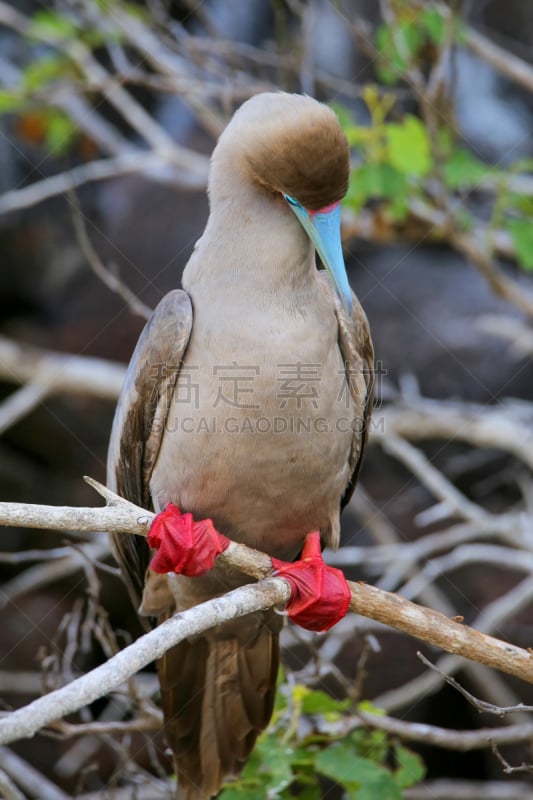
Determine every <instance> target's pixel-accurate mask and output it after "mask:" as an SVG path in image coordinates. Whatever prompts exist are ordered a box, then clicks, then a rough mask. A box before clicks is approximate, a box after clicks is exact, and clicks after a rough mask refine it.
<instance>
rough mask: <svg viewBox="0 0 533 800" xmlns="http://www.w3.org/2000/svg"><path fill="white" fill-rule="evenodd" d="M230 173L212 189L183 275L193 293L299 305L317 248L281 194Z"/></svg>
mask: <svg viewBox="0 0 533 800" xmlns="http://www.w3.org/2000/svg"><path fill="white" fill-rule="evenodd" d="M237 182H238V181H237V178H236V175H235V173H234V174H233V175H232V185H231V187H228V188H227V189H225V190H224V191H217V189H218V187H217V186H216V184H215V185H214V186H213V185H212V187H211V195H210V197H211V213H210V216H209V220H208V223H207V227H206V229H205V232H204V234H203V236H202V238H201V239H200V241H199V242H198V244H197V246H196V248H195V251H194V253H193V255H192V257H191V259H190V261H189V263H188V265H187V267H186V270H185V272H184V275H183V286H184V288H185V289H187V290H189V291H193V290H196V291H197V292H200V291H201V292H202V293H207V294H211V293H215V294H216V297H217V300H218V302H223V301H224V300H227V301H228V303H231V302H232V301H233V299H234V296H235V295H236V294H237V295H238V296H239V299H240V302H241V303H242V302H243V299H246V301H247V302H250V303H253V304H254V305H256V306H257V305H264V304H265V303H266V302H269V301H271V302H272V303H276V304H278V305H279V304H280V303H288V304H290V305H294V304H298V303H299V302H300V298H302V297H305V295H306V294H307V292H308V291H309V290H310V288H311V287H312V285H313V283H314V279H315V275H314V273H315V269H316V266H315V256H314V248H313V246H312V244H311V242H310V240H309V239H308V237H307V235H306V234H305V232H304V231H303V229H302V227H301V226H300V224H299V223H298V220H297V219H296V218H295V217H294V215H293V214H292V212H291V211H290V209H289V208H288V207H287V205H286V202H285V200H284V199H283V198H282V196H281V195H279V196H278V195H273V194H272V193H270V192H267V191H265V190H263V189H262V188H261V187H257V186H254V185H253V184H251V183H250V182H249V181H246V180H242V181H240V182H239V183H240V185H239V186H236V183H237Z"/></svg>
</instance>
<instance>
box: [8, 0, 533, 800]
mask: <svg viewBox="0 0 533 800" xmlns="http://www.w3.org/2000/svg"><path fill="white" fill-rule="evenodd" d="M532 39H533V6H532V5H531V4H530V3H525V2H521V0H507V2H506V3H502V2H499V1H498V0H477V2H474V1H473V0H472V1H471V2H469V1H468V0H464V1H463V2H461V0H449V2H419V1H418V0H382V2H370V0H246V2H243V0H204V1H203V2H197V1H196V0H181V2H180V1H179V0H176V2H173V1H172V0H146V2H143V3H141V2H136V3H126V2H122V0H118V2H106V0H57V2H54V0H50V1H49V2H30V1H29V0H28V2H24V0H18V2H0V434H1V436H0V499H1V500H6V501H7V500H9V501H19V502H28V503H48V504H57V505H97V504H99V500H98V498H97V496H96V495H95V494H94V492H93V491H92V490H91V489H90V488H89V487H88V486H87V485H86V484H85V483H84V482H83V479H82V476H83V475H90V476H92V477H94V478H96V479H97V480H99V481H102V482H104V481H105V459H106V449H107V442H108V437H109V432H110V427H111V422H112V417H113V411H114V404H115V402H116V397H117V394H118V391H119V388H120V383H121V380H122V375H123V365H124V364H125V363H127V361H128V359H129V357H130V355H131V352H132V350H133V347H134V344H135V341H136V339H137V337H138V335H139V333H140V331H141V329H142V326H143V324H144V321H145V318H146V314H147V313H148V312H149V309H150V308H153V307H154V306H155V305H156V304H157V302H158V301H159V299H160V298H161V297H162V296H163V295H164V294H165V293H166V292H167V291H169V290H170V289H172V288H175V287H177V286H179V285H180V280H181V273H182V270H183V268H184V265H185V264H186V262H187V259H188V257H189V256H190V254H191V252H192V248H193V246H194V243H195V241H196V240H197V239H198V238H199V236H200V235H201V233H202V231H203V228H204V226H205V222H206V219H207V214H208V205H207V199H206V192H205V189H206V177H207V170H208V163H209V154H210V152H211V150H212V148H213V145H214V142H215V141H216V138H217V136H218V135H219V133H220V132H221V130H223V128H224V126H225V124H226V122H227V121H228V119H229V117H230V116H231V114H232V113H233V111H234V109H235V108H236V107H237V106H238V105H239V104H240V103H241V102H243V101H244V100H245V99H246V98H248V97H250V96H251V95H253V94H255V93H257V92H260V91H265V90H272V89H275V88H280V89H283V90H286V91H294V92H305V93H309V94H311V95H313V96H316V97H318V98H319V99H321V100H324V101H325V102H327V103H329V104H331V105H332V106H333V107H334V108H335V110H336V111H337V113H338V114H339V118H340V120H341V123H342V124H343V127H344V129H345V131H346V134H347V136H348V139H349V142H350V145H351V148H352V156H353V162H352V166H353V168H352V177H351V183H350V189H349V192H348V196H347V198H346V200H345V202H344V204H343V238H344V245H345V256H346V261H347V267H348V270H349V276H350V281H351V284H352V287H353V288H354V290H355V292H356V293H357V295H358V297H359V299H360V301H361V303H362V304H363V306H364V308H365V310H366V312H367V315H368V317H369V320H370V323H371V327H372V333H373V338H374V344H375V349H376V359H377V364H378V396H377V399H376V408H375V411H374V420H373V425H372V431H371V440H370V447H369V448H368V453H367V457H366V461H365V465H364V469H363V472H362V476H361V481H360V487H359V489H358V490H357V491H356V493H355V495H354V498H353V499H352V501H351V503H350V505H349V507H348V509H347V510H346V511H345V513H344V516H343V532H342V543H343V544H342V548H341V550H340V551H339V553H337V554H330V561H331V563H336V564H340V565H342V566H343V568H344V569H345V571H346V573H347V575H348V577H350V578H352V579H360V580H366V581H368V582H372V583H375V584H376V585H379V586H380V587H382V588H385V589H387V590H390V591H398V592H400V593H401V594H404V595H405V596H407V597H409V598H410V599H413V600H415V601H416V602H420V603H422V604H423V605H427V606H430V607H432V608H436V609H438V610H440V611H443V612H444V613H445V614H447V615H448V616H450V617H452V616H461V617H463V618H464V620H465V622H466V623H468V624H471V625H473V626H474V627H476V628H479V629H483V630H485V631H487V632H490V633H492V634H493V635H495V636H497V637H500V638H504V639H509V640H510V641H512V642H513V643H515V644H518V645H520V646H522V647H525V648H528V647H530V646H533V636H532V623H533V611H532V609H531V599H532V597H533V581H532V579H531V578H530V577H529V572H530V569H531V564H532V563H533V553H532V547H533V538H532V532H533V515H532V504H533V482H532V476H531V470H532V469H533V428H532V423H533V405H532V400H533V368H532V364H531V360H530V354H531V352H532V351H533V329H532V327H531V318H532V316H533V286H532V282H531V277H530V274H531V270H532V269H533V141H532V137H531V132H532V128H533V100H532V97H533V95H532V90H533V63H532V59H531V52H532V49H531V44H532ZM71 545H74V549H72V547H71ZM0 550H1V551H2V553H1V554H0V572H1V576H2V585H1V587H0V613H1V615H2V628H1V630H2V634H1V636H0V698H1V703H2V708H1V710H3V711H7V710H11V709H13V708H16V707H18V706H20V705H23V704H24V703H26V702H29V700H30V699H32V698H33V697H35V696H37V695H38V694H39V693H41V692H42V691H46V690H47V689H49V688H52V687H54V686H58V685H61V684H63V683H65V682H67V681H68V680H70V679H71V678H72V677H73V676H74V675H76V674H79V673H81V672H84V671H87V670H88V669H90V668H91V667H93V666H95V665H96V664H97V663H100V662H101V661H102V660H103V659H104V658H106V657H108V656H109V654H110V653H111V652H113V650H114V649H116V648H117V647H120V646H122V645H123V644H124V643H125V642H127V641H130V640H131V639H132V638H134V637H135V636H137V635H138V634H139V633H140V627H139V625H138V622H137V619H136V615H135V613H134V611H133V609H131V607H130V605H129V601H128V599H127V596H126V593H125V591H124V590H123V588H122V585H121V582H120V580H119V578H118V576H117V575H116V570H114V568H113V566H112V562H111V560H110V558H109V555H108V549H107V542H106V538H105V536H95V537H88V536H81V535H80V534H77V533H76V532H75V531H73V532H72V534H71V535H68V536H66V535H64V534H58V533H51V532H50V533H49V532H46V533H44V532H38V531H31V530H27V529H23V528H2V543H1V545H0ZM43 551H49V552H43ZM284 645H285V661H286V676H289V678H290V680H289V682H288V683H287V686H289V689H286V692H285V693H286V696H290V692H291V690H290V686H291V685H294V682H296V683H298V684H299V683H305V684H306V685H307V686H313V687H315V688H316V689H320V690H321V691H324V692H327V693H329V694H330V695H331V696H332V697H334V698H337V699H339V700H340V699H342V698H344V697H349V698H350V703H351V706H350V713H351V714H353V715H355V717H356V709H357V703H359V702H360V701H361V700H370V701H372V703H373V704H375V706H377V707H379V708H381V709H384V711H385V713H386V719H387V720H388V719H393V718H396V719H399V720H402V721H403V722H404V723H405V726H406V727H405V729H404V730H403V732H402V734H401V737H400V738H402V740H404V741H405V742H406V744H407V745H408V746H409V747H410V748H411V749H412V750H413V751H416V752H417V753H419V754H420V756H421V758H422V761H423V762H424V764H425V768H426V776H425V778H424V780H423V782H422V783H420V779H421V774H420V775H417V777H416V781H415V779H413V780H412V781H411V783H413V784H414V783H415V782H417V781H418V785H417V786H413V787H412V788H402V789H401V791H402V795H401V796H404V797H405V798H413V800H415V798H425V797H427V798H432V799H433V800H435V798H444V800H446V799H447V798H449V800H453V799H454V798H477V797H484V798H486V797H491V798H502V800H503V799H504V798H514V797H518V796H523V797H533V784H531V782H530V780H531V779H530V772H531V769H532V768H531V767H530V766H528V764H529V762H531V761H533V758H532V755H531V752H530V745H529V742H530V740H531V738H532V736H533V726H532V727H531V728H530V727H529V725H531V723H530V722H529V720H530V717H529V716H528V715H527V713H526V712H525V711H524V710H523V709H521V708H516V706H517V704H519V703H520V702H525V703H531V702H533V692H532V691H531V689H530V688H529V686H528V685H527V684H525V683H523V682H520V681H518V680H515V679H510V678H507V677H505V676H503V675H500V674H496V673H493V672H489V671H488V670H487V669H485V668H483V667H480V666H476V665H474V664H471V663H466V662H465V661H462V660H460V659H458V658H456V657H452V656H447V657H443V656H441V655H440V654H439V653H437V652H436V651H434V650H432V648H430V647H429V646H425V645H422V644H421V643H418V642H415V641H413V640H410V639H408V638H407V637H404V636H402V635H400V634H399V633H396V632H393V631H391V630H388V629H385V628H384V627H383V626H380V625H379V624H378V623H374V622H372V621H371V620H363V619H361V620H354V618H349V619H348V620H345V621H344V622H343V623H341V624H340V625H339V626H337V627H336V628H335V629H334V631H333V632H332V633H331V634H329V635H328V636H327V637H321V638H320V639H319V640H317V638H316V637H311V636H307V635H305V634H304V633H302V632H301V631H296V630H293V629H289V628H288V629H287V630H286V631H285V634H284ZM419 649H421V650H423V652H424V653H425V655H426V656H427V657H428V658H430V660H431V661H432V662H434V663H437V664H438V665H439V668H440V669H441V670H442V671H444V672H445V673H446V674H454V675H455V676H456V678H457V679H458V680H459V682H460V684H461V685H462V686H464V687H465V688H466V689H467V690H468V691H469V692H471V693H472V694H473V695H475V696H476V697H480V698H482V699H483V700H484V701H486V702H488V703H490V704H492V705H493V706H494V705H495V706H506V707H507V706H511V707H513V708H512V710H511V711H510V712H509V713H507V714H506V715H505V716H496V717H494V716H487V715H485V716H480V713H479V708H476V707H475V706H474V705H472V703H470V702H469V701H468V700H467V699H465V697H464V696H463V695H462V694H461V693H460V692H458V691H457V690H456V689H455V688H453V687H451V686H449V685H446V684H445V683H444V681H443V678H442V676H441V675H440V674H438V673H437V672H435V671H432V670H430V669H428V667H427V666H426V665H424V664H422V663H421V661H420V660H419V658H418V657H417V651H418V650H419ZM143 681H144V683H143ZM291 681H292V684H291ZM139 687H140V688H139ZM130 688H131V687H130ZM137 689H138V692H140V694H137V695H135V696H133V695H132V694H131V692H130V693H124V695H123V696H120V695H117V696H116V697H114V698H113V699H111V700H110V699H107V700H102V701H101V702H100V703H98V704H94V705H93V706H91V708H90V709H87V710H86V711H84V712H81V713H80V714H78V715H76V716H75V717H73V718H72V720H71V723H70V728H69V725H68V724H64V725H61V724H58V725H57V726H55V728H51V729H49V730H47V731H46V732H45V733H44V734H43V735H40V736H39V737H38V738H37V739H35V740H34V741H30V742H28V741H23V742H17V743H15V744H13V745H12V746H10V748H3V749H0V771H3V774H4V777H5V779H6V781H7V782H5V784H2V782H1V781H0V796H13V797H17V795H16V794H13V795H8V794H5V795H2V791H4V793H5V792H7V791H8V789H6V788H5V786H8V785H9V781H10V780H11V781H14V783H15V784H16V787H15V788H16V789H17V791H19V795H18V796H21V797H39V798H44V797H50V798H56V797H61V796H62V797H74V796H89V795H90V796H91V797H104V796H105V797H108V796H109V797H115V796H116V797H119V796H120V797H122V796H124V797H134V796H135V797H137V796H138V797H141V796H142V797H165V796H170V795H169V794H168V792H169V791H170V790H169V784H168V781H167V779H166V777H165V776H166V773H167V772H168V770H169V764H168V761H167V759H166V756H165V753H164V743H163V740H162V737H161V736H160V735H159V734H157V733H155V732H152V731H148V732H146V731H144V729H143V728H142V724H141V725H140V726H138V727H137V728H136V727H135V721H136V720H137V721H138V720H139V719H145V718H146V715H147V714H148V716H149V711H150V709H152V711H153V708H152V702H153V696H154V695H153V693H154V691H155V682H154V680H153V675H152V673H150V672H149V671H148V672H147V673H146V674H145V675H143V676H141V678H140V679H139V682H138V684H137ZM132 691H133V690H132ZM143 693H144V694H143ZM141 695H142V697H141ZM140 697H141V699H139V698H140ZM143 698H144V699H143ZM287 702H288V706H287V707H288V708H289V711H290V707H291V703H290V702H289V701H287ZM147 709H148V710H147ZM154 713H155V712H154ZM280 713H281V714H282V716H283V713H285V712H280ZM287 713H289V712H287ZM143 714H144V717H143ZM95 720H97V721H99V722H100V723H102V724H108V726H109V727H108V728H107V729H102V730H100V731H98V732H97V734H95V733H94V732H93V733H91V730H92V729H91V728H90V724H92V722H93V721H95ZM115 722H120V723H121V724H122V723H123V724H124V728H123V729H120V726H119V727H118V728H113V724H114V723H115ZM416 722H425V723H428V724H429V725H432V726H436V727H439V728H441V727H443V728H448V729H453V731H454V732H455V734H457V735H456V739H455V743H454V741H450V742H449V745H450V746H449V747H447V748H445V747H443V746H442V745H441V746H434V745H433V744H432V743H431V742H430V736H429V735H428V736H427V737H426V738H424V736H420V735H418V734H417V729H416V727H415V726H413V725H411V724H412V723H416ZM309 724H311V723H309ZM313 724H315V723H313ZM518 724H524V725H526V727H525V728H524V729H523V735H522V736H521V737H520V736H518V735H517V736H516V737H515V741H514V743H513V745H512V746H502V747H498V748H497V752H496V753H495V752H493V751H492V750H491V749H490V747H489V748H487V747H484V746H483V745H482V744H481V745H480V746H476V747H475V749H468V748H467V747H466V746H465V744H464V741H465V739H464V738H461V731H463V730H464V731H465V732H470V733H473V731H475V730H476V729H478V728H479V727H480V726H483V727H486V726H489V725H490V726H496V729H497V730H498V731H500V732H501V731H503V730H505V729H506V728H509V727H511V726H513V725H518ZM83 725H89V728H86V729H84V728H83V727H79V728H78V729H77V730H76V731H74V730H73V726H83ZM128 725H129V727H128ZM410 725H411V727H409V726H410ZM145 727H146V728H149V727H150V726H149V725H146V726H145ZM152 727H153V726H152ZM391 730H392V726H391ZM308 732H309V731H308V730H307V729H305V726H303V728H302V729H301V730H300V733H299V734H298V735H299V736H300V737H303V738H301V739H300V740H299V741H300V743H301V741H303V740H304V739H305V736H306V735H307V734H308ZM83 734H85V735H83ZM486 738H487V737H485V740H484V741H485V743H486ZM467 749H468V752H464V751H465V750H467ZM30 768H31V769H33V770H36V772H35V773H33V772H31V769H30ZM389 768H392V767H391V765H390V764H389ZM294 769H296V767H295V768H294ZM264 773H265V774H268V766H267V767H264ZM21 774H25V775H26V774H27V775H31V776H33V779H34V781H33V783H32V780H30V778H25V779H24V780H22V781H21V778H20V776H21ZM329 777H331V776H330V775H329V776H328V773H327V771H325V772H324V774H323V777H322V778H319V779H317V781H318V782H317V787H315V788H316V792H317V793H316V794H313V795H311V794H309V795H305V796H306V797H307V796H308V797H322V796H324V797H325V796H326V795H327V796H328V798H330V797H331V798H334V797H341V796H343V795H342V790H341V788H340V787H339V786H334V785H333V784H331V783H328V782H327V781H328V779H329ZM341 783H342V782H341ZM2 787H4V788H2ZM121 787H122V788H121ZM133 787H135V788H133ZM345 788H346V787H345ZM104 790H105V791H106V792H107V793H105V794H104ZM121 791H122V792H123V794H120V792H121ZM134 791H135V792H137V793H136V794H134V793H133V792H134ZM242 791H243V793H242V794H241V795H239V796H242V797H251V796H252V795H251V794H250V792H249V791H248V794H247V793H246V789H243V790H242ZM261 791H264V792H266V789H261V790H260V792H261ZM398 791H400V789H399V790H398ZM54 792H59V794H54ZM283 792H284V793H279V794H272V795H268V796H280V797H293V796H302V797H303V796H304V794H303V793H302V789H301V787H300V788H298V785H297V781H296V782H292V783H291V782H289V783H288V784H287V785H286V787H285V788H284V789H283ZM491 792H492V793H491ZM232 796H233V795H232ZM254 796H255V795H254ZM257 796H258V797H261V796H263V797H267V794H266V793H264V794H261V793H259V794H258V795H257ZM352 796H353V797H359V796H361V797H363V795H358V794H350V797H352ZM380 796H382V797H384V795H383V794H382V795H379V793H377V794H375V795H371V794H368V795H367V794H365V795H364V797H365V798H366V797H376V798H378V797H380ZM228 797H229V795H228ZM391 797H392V795H391Z"/></svg>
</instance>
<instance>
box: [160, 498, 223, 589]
mask: <svg viewBox="0 0 533 800" xmlns="http://www.w3.org/2000/svg"><path fill="white" fill-rule="evenodd" d="M147 542H148V545H149V546H150V547H151V548H153V549H156V550H157V553H156V555H155V556H154V557H153V559H152V561H151V562H150V568H151V569H153V571H154V572H159V573H162V574H164V573H166V572H176V573H177V574H180V575H186V576H187V577H189V578H195V577H197V576H198V575H203V574H204V572H208V571H209V570H210V569H212V567H213V565H214V563H215V559H216V557H217V556H218V555H220V553H223V552H224V550H227V548H228V547H229V545H230V540H229V539H228V538H227V537H226V536H223V535H222V534H221V533H219V532H218V531H217V530H216V529H215V526H214V525H213V523H212V521H211V520H210V519H202V520H200V521H199V522H195V521H194V519H193V516H192V514H182V513H181V511H180V510H179V508H178V507H177V506H175V505H174V504H173V503H169V504H168V505H167V507H166V508H165V510H164V511H162V512H161V513H160V514H157V516H156V517H155V519H154V521H153V522H152V525H151V527H150V530H149V532H148V538H147Z"/></svg>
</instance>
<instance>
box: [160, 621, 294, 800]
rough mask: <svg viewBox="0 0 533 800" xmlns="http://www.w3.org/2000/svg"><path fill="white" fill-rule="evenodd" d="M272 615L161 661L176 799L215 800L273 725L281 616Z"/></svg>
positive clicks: (231, 626) (231, 627) (184, 645)
mask: <svg viewBox="0 0 533 800" xmlns="http://www.w3.org/2000/svg"><path fill="white" fill-rule="evenodd" d="M268 617H270V618H271V617H272V612H271V613H270V614H269V615H268V616H267V615H263V614H250V615H249V616H247V617H244V618H241V619H240V620H237V621H236V622H231V623H226V624H225V625H222V626H220V628H219V629H217V630H215V631H211V632H209V633H208V634H206V635H203V636H201V637H198V638H195V639H193V640H191V641H188V640H186V641H184V642H181V643H180V644H179V645H177V646H176V647H173V648H172V649H171V650H169V651H168V652H167V653H166V655H165V656H164V657H163V658H162V659H161V660H160V661H159V663H158V669H159V680H160V683H161V696H162V705H163V711H164V715H165V731H166V735H167V740H168V742H169V745H170V747H171V748H172V750H173V752H174V761H175V766H176V772H177V775H178V789H177V794H176V798H177V800H210V798H211V797H213V796H214V795H216V794H217V792H218V791H219V789H220V786H221V784H222V783H223V782H224V780H225V779H226V778H228V777H231V776H234V775H238V774H239V772H240V771H241V769H242V767H243V766H244V764H245V763H246V760H247V758H248V756H249V755H250V752H251V750H252V748H253V746H254V744H255V740H256V739H257V736H258V735H259V733H260V732H261V731H262V730H263V729H264V728H265V727H266V725H268V722H269V720H270V717H271V715H272V709H273V705H274V695H275V688H276V676H277V671H278V663H279V644H278V634H277V630H278V629H279V623H278V620H279V617H277V619H268ZM269 622H270V624H268V623H269ZM273 629H274V630H273Z"/></svg>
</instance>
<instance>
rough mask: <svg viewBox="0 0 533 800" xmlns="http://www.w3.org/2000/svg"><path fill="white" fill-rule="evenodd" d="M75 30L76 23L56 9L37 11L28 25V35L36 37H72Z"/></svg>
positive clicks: (76, 30) (56, 38)
mask: <svg viewBox="0 0 533 800" xmlns="http://www.w3.org/2000/svg"><path fill="white" fill-rule="evenodd" d="M77 32H78V26H77V25H76V23H75V22H74V21H73V20H72V19H71V18H70V17H67V16H65V15H64V14H60V13H59V12H58V11H46V10H43V11H37V12H36V13H35V14H34V15H33V17H32V18H31V21H30V24H29V26H28V35H29V36H33V37H35V38H38V39H40V38H47V39H54V40H61V39H72V38H74V37H75V36H76V34H77Z"/></svg>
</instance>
